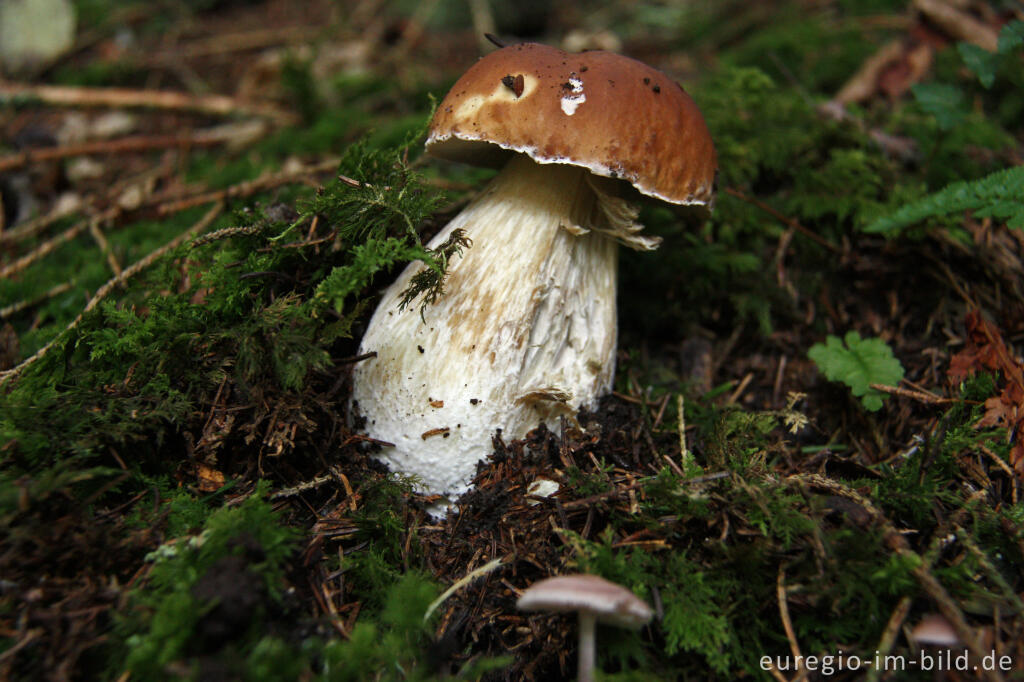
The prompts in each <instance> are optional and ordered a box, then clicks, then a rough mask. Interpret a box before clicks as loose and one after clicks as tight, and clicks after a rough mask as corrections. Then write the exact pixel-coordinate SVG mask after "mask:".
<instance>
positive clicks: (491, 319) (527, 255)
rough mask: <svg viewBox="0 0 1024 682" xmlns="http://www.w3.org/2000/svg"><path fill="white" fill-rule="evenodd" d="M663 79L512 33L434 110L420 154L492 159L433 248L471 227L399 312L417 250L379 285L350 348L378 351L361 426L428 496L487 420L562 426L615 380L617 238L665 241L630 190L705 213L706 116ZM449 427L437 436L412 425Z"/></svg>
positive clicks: (483, 447)
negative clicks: (431, 295)
mask: <svg viewBox="0 0 1024 682" xmlns="http://www.w3.org/2000/svg"><path fill="white" fill-rule="evenodd" d="M644 78H647V79H648V80H649V82H653V83H661V84H663V86H664V87H662V89H661V92H660V94H656V93H654V92H652V91H651V89H650V87H649V86H646V85H644V83H643V79H644ZM671 82H672V81H671V79H670V78H669V77H668V76H666V75H664V74H662V73H661V72H659V71H657V70H655V69H652V68H651V67H649V66H646V65H644V64H642V63H640V62H638V61H635V60H633V59H629V58H627V57H622V56H620V55H616V54H612V53H609V52H600V51H594V52H585V53H581V54H570V53H567V52H563V51H562V50H558V49H556V48H553V47H547V46H544V45H537V44H520V45H513V46H509V47H505V48H503V49H500V50H497V51H495V52H492V53H491V54H489V55H487V56H486V57H484V58H483V59H481V60H479V61H478V62H477V63H476V64H474V65H473V66H472V67H471V68H470V69H469V70H468V71H467V72H466V73H465V74H464V75H463V76H462V77H461V78H460V79H459V80H458V81H457V82H456V83H455V85H454V86H452V89H451V91H450V92H449V93H448V94H447V95H446V96H445V98H444V99H443V100H442V101H441V103H440V105H439V106H438V107H437V111H436V113H435V115H434V118H433V120H432V121H431V123H430V129H429V133H428V137H427V141H426V150H427V152H428V153H429V154H431V155H433V156H436V157H439V158H442V159H447V160H449V161H459V162H465V163H470V164H474V165H479V166H491V167H495V168H501V169H502V170H501V172H500V173H498V175H497V176H495V178H494V179H493V180H492V181H491V182H490V184H489V185H487V187H486V188H485V189H484V190H483V192H482V193H481V194H480V195H479V196H478V197H477V198H476V199H475V200H474V201H473V202H471V203H470V204H469V205H468V206H467V207H466V208H465V209H464V210H463V211H462V212H461V213H460V214H459V215H458V216H456V217H455V218H454V219H453V220H452V221H451V222H450V223H449V224H448V225H447V226H446V227H445V228H444V229H442V230H441V231H440V232H439V233H438V234H437V235H436V236H435V237H434V238H433V240H432V241H431V242H430V243H429V244H428V246H429V247H430V248H436V247H438V246H439V245H441V244H443V243H445V242H446V240H448V239H449V237H451V236H452V235H453V233H454V232H455V230H461V231H462V234H463V235H464V236H465V237H466V238H468V239H469V240H471V244H470V246H468V248H466V249H465V250H464V251H463V253H462V255H461V256H453V257H452V259H451V260H450V262H449V263H448V270H447V279H446V281H445V283H444V294H443V295H441V296H440V297H439V298H438V299H437V300H436V301H434V302H433V303H432V304H431V305H430V306H428V307H426V308H425V309H423V310H421V309H420V307H419V306H418V305H411V306H408V307H405V308H404V309H402V308H400V305H399V304H400V302H401V301H402V300H403V294H404V292H405V291H406V290H407V288H408V287H409V285H410V282H411V280H412V278H413V277H415V276H416V275H417V274H419V273H420V272H422V271H423V269H424V268H425V267H426V266H425V265H424V264H423V263H419V262H417V263H412V264H410V265H409V266H408V267H407V268H406V269H405V271H404V272H403V273H402V274H401V275H400V276H399V277H398V279H397V280H396V281H395V282H394V283H393V284H392V285H391V286H390V287H389V288H388V289H387V290H386V291H385V292H384V295H383V297H382V299H381V302H380V304H379V305H378V307H377V310H376V311H375V313H374V315H373V317H372V319H371V320H370V323H369V325H368V326H367V329H366V333H365V335H364V336H363V339H362V342H361V344H360V349H361V350H360V353H374V354H375V357H373V358H372V359H369V360H367V361H365V362H362V363H360V364H358V365H356V366H355V367H354V368H353V391H352V399H353V403H355V404H357V405H358V411H359V413H360V414H361V415H362V416H363V417H365V418H366V430H367V432H368V433H369V435H371V436H372V437H373V438H375V439H377V440H379V441H384V442H386V443H389V444H391V445H388V446H384V447H383V448H382V450H381V452H380V455H379V457H380V459H382V460H383V461H385V462H386V463H387V464H388V465H390V466H391V468H392V469H394V470H397V471H400V472H402V473H405V474H411V475H413V476H415V477H416V478H417V479H418V481H419V487H420V489H421V490H422V491H423V492H427V493H431V494H438V495H443V496H447V499H448V500H450V501H454V499H455V498H456V497H457V496H458V495H461V494H462V493H464V492H466V491H467V490H468V489H469V486H470V482H471V481H472V479H473V476H474V475H475V473H476V465H477V462H478V461H480V460H483V459H486V457H487V455H488V454H490V452H491V450H492V437H493V435H494V433H495V432H496V431H497V430H499V429H500V430H501V433H502V435H503V437H505V438H506V439H514V438H523V437H524V436H525V435H526V433H527V432H528V431H529V430H530V429H533V428H535V427H536V426H537V425H538V424H540V423H545V424H547V425H548V426H549V427H551V428H556V427H557V425H558V423H559V418H560V417H562V416H566V415H573V414H575V413H576V411H578V410H579V409H580V408H593V407H595V406H596V403H597V399H598V398H599V397H601V396H602V395H604V394H606V393H608V392H609V391H610V390H611V385H612V379H613V377H614V374H615V345H616V337H617V317H616V309H615V299H616V269H617V261H618V250H617V244H623V245H625V246H628V247H630V248H633V249H637V250H641V251H647V250H652V249H655V248H657V246H658V243H659V241H660V240H659V239H658V238H657V237H652V236H648V235H645V234H643V232H642V229H643V226H642V225H640V224H639V223H637V222H636V217H637V209H636V208H635V206H634V204H633V203H632V201H633V200H634V199H639V198H640V196H641V195H645V196H647V197H651V198H653V199H657V200H660V201H664V202H667V203H670V204H677V205H687V206H694V207H696V208H697V211H698V212H700V211H701V210H702V209H703V210H707V209H708V208H709V207H710V205H711V203H712V200H713V196H714V178H715V171H716V167H717V161H716V157H715V150H714V146H713V144H712V142H711V137H710V135H709V133H708V129H707V126H706V125H705V123H704V119H703V117H702V115H701V113H700V111H699V110H698V109H697V106H696V105H695V104H694V103H693V100H691V99H690V97H689V95H687V94H686V93H685V92H684V91H683V89H682V88H681V87H678V86H675V85H673V86H672V87H668V83H671ZM431 400H434V401H437V402H438V403H442V402H443V405H444V407H439V408H437V409H434V408H433V407H432V403H431V402H430V401H431ZM444 427H448V429H449V430H448V431H447V432H446V433H447V435H448V437H447V438H429V439H424V438H422V437H421V434H424V433H435V432H437V431H436V429H440V428H444Z"/></svg>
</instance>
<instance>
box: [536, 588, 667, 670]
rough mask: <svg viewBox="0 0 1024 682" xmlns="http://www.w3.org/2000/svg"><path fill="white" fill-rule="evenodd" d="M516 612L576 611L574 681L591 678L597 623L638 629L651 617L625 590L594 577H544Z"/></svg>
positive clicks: (640, 601) (638, 599)
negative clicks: (576, 630) (576, 652)
mask: <svg viewBox="0 0 1024 682" xmlns="http://www.w3.org/2000/svg"><path fill="white" fill-rule="evenodd" d="M516 608H518V609H519V610H520V611H554V612H559V613H561V612H565V611H576V612H578V613H579V618H580V643H579V658H578V664H577V667H578V668H579V670H578V673H577V675H578V679H579V680H580V681H581V682H590V681H591V680H593V679H594V639H595V637H594V627H595V625H596V624H597V623H599V622H600V623H604V624H607V625H614V626H616V627H620V628H629V629H632V630H639V629H640V628H641V627H643V626H644V625H646V624H647V623H648V621H650V620H651V616H652V615H654V613H653V611H651V607H650V606H648V605H647V603H646V602H644V601H643V600H642V599H640V598H639V597H637V596H636V595H635V594H633V593H632V592H630V591H629V590H627V589H626V588H624V587H622V586H620V585H616V584H615V583H613V582H609V581H607V580H605V579H604V578H601V577H599V576H596V575H583V574H578V575H562V576H556V577H554V578H546V579H544V580H541V581H540V582H538V583H534V584H533V585H531V586H530V587H529V588H528V589H526V590H525V591H524V592H523V593H522V594H521V595H520V596H519V600H518V601H517V602H516Z"/></svg>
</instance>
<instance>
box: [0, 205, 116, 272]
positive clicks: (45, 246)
mask: <svg viewBox="0 0 1024 682" xmlns="http://www.w3.org/2000/svg"><path fill="white" fill-rule="evenodd" d="M120 213H121V209H120V208H118V207H116V206H115V207H114V208H108V209H107V210H106V211H103V212H102V213H98V214H96V215H94V216H92V217H90V218H86V219H84V220H80V221H78V222H77V223H75V224H74V225H72V226H71V227H69V228H68V229H66V230H64V231H63V232H61V233H60V234H59V235H57V236H56V237H53V238H51V239H48V240H47V241H45V242H43V243H42V244H40V245H39V246H38V247H37V248H36V249H34V250H33V251H32V252H31V253H27V254H25V255H24V256H22V257H21V258H19V259H18V260H16V261H14V262H13V263H8V264H7V265H5V266H4V267H2V268H0V279H4V278H6V277H9V276H11V275H13V274H15V273H17V272H21V271H22V270H24V269H25V268H27V267H28V266H30V265H32V263H35V262H36V261H37V260H39V259H40V258H42V257H43V256H45V255H46V254H48V253H50V252H52V251H53V250H54V249H56V248H57V247H58V246H60V245H61V244H63V243H64V242H67V241H70V240H72V239H74V238H75V237H77V236H78V235H79V234H81V233H82V231H83V230H87V229H92V228H93V226H94V225H95V226H99V225H100V224H102V223H105V222H107V221H110V220H113V219H114V218H116V217H117V216H118V215H119V214H120Z"/></svg>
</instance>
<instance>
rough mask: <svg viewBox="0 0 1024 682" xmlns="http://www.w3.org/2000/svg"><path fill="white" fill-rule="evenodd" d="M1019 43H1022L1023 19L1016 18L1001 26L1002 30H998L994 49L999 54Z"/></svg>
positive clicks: (1010, 50) (1023, 36)
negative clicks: (997, 41)
mask: <svg viewBox="0 0 1024 682" xmlns="http://www.w3.org/2000/svg"><path fill="white" fill-rule="evenodd" d="M1021 45H1024V21H1020V20H1019V19H1017V20H1014V21H1011V22H1010V23H1008V24H1007V25H1006V26H1003V30H1001V31H1000V32H999V44H998V47H997V48H996V49H997V51H998V52H999V54H1006V53H1007V52H1012V51H1013V50H1015V49H1017V48H1018V47H1020V46H1021Z"/></svg>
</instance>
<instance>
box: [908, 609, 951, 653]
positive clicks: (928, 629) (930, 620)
mask: <svg viewBox="0 0 1024 682" xmlns="http://www.w3.org/2000/svg"><path fill="white" fill-rule="evenodd" d="M910 638H911V639H913V640H914V642H915V643H917V644H918V645H920V646H931V647H945V648H949V647H955V646H957V645H958V644H960V643H961V642H960V636H959V635H958V634H957V633H956V630H955V629H954V628H953V625H952V624H951V623H950V622H949V621H948V620H946V619H945V618H944V617H942V616H940V615H939V614H937V613H931V614H928V615H927V616H925V617H924V618H922V619H921V621H920V622H919V623H918V624H917V625H915V626H914V629H913V630H911V632H910Z"/></svg>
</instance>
